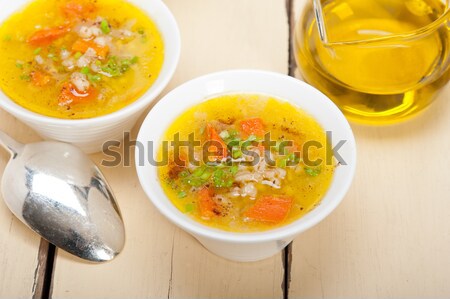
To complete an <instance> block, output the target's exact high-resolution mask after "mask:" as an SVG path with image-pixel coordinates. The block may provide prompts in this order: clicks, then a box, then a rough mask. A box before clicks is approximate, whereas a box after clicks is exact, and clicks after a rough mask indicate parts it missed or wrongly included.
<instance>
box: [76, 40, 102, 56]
mask: <svg viewBox="0 0 450 299" xmlns="http://www.w3.org/2000/svg"><path fill="white" fill-rule="evenodd" d="M89 48H91V49H93V50H94V51H95V52H96V53H97V55H98V56H100V57H102V58H106V56H107V55H108V52H109V47H108V46H105V47H101V46H99V45H97V44H96V43H95V42H94V41H93V40H85V39H79V40H77V41H76V42H75V43H74V44H73V45H72V51H73V52H81V53H83V54H84V53H86V51H87V50H88V49H89Z"/></svg>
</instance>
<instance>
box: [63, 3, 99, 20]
mask: <svg viewBox="0 0 450 299" xmlns="http://www.w3.org/2000/svg"><path fill="white" fill-rule="evenodd" d="M95 10H96V7H95V5H94V4H93V3H89V2H86V1H70V2H67V3H66V4H65V5H63V6H61V11H62V13H63V15H64V16H65V17H66V18H72V19H73V18H86V17H88V16H89V15H90V14H92V13H94V12H95Z"/></svg>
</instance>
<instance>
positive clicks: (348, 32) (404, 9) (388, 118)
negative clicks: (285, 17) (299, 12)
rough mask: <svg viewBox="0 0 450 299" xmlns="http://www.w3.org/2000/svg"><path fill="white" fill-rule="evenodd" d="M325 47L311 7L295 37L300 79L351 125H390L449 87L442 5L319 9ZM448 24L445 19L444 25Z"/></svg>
mask: <svg viewBox="0 0 450 299" xmlns="http://www.w3.org/2000/svg"><path fill="white" fill-rule="evenodd" d="M322 5H323V14H324V19H325V27H326V30H327V36H328V42H327V44H324V43H323V42H322V41H321V39H320V36H319V33H318V30H317V24H316V20H315V17H314V12H313V9H312V7H307V8H306V10H305V12H304V15H303V18H302V19H301V22H299V24H298V25H297V30H296V55H297V62H298V64H299V66H300V69H301V71H302V74H303V76H304V78H305V79H306V80H307V81H309V82H310V83H311V84H313V85H315V86H316V87H317V88H318V89H320V90H321V91H323V92H324V93H325V94H327V95H328V96H329V97H330V98H331V99H332V100H333V101H334V102H335V103H336V104H337V105H338V106H339V107H340V108H341V109H342V110H343V112H344V113H345V114H346V116H347V117H348V118H349V119H351V120H353V121H356V122H360V123H366V124H389V123H395V122H398V121H401V120H404V119H406V118H408V117H411V116H413V115H415V114H416V113H417V112H419V111H421V110H423V109H424V108H425V107H427V106H428V105H429V104H430V103H431V102H432V101H433V99H434V98H435V96H436V95H437V93H438V91H439V90H441V89H442V87H443V86H444V85H445V84H446V83H447V82H448V80H449V70H448V65H449V61H450V57H449V47H450V45H449V28H448V25H447V24H446V22H441V19H443V15H444V14H445V13H447V12H446V10H447V6H446V4H445V3H443V2H442V1H440V0H364V1H361V0H331V1H325V2H323V4H322ZM447 22H448V18H447Z"/></svg>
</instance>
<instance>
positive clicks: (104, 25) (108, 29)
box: [100, 20, 111, 34]
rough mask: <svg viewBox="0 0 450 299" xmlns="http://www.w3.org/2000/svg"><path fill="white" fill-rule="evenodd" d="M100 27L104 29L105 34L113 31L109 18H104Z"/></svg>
mask: <svg viewBox="0 0 450 299" xmlns="http://www.w3.org/2000/svg"><path fill="white" fill-rule="evenodd" d="M100 29H101V30H102V32H103V34H108V33H110V32H111V28H109V23H108V21H107V20H103V21H102V22H101V23H100Z"/></svg>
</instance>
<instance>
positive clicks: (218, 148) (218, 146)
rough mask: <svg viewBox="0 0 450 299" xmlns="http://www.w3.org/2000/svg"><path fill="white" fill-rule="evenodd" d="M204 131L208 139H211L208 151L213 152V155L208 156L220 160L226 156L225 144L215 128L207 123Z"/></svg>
mask: <svg viewBox="0 0 450 299" xmlns="http://www.w3.org/2000/svg"><path fill="white" fill-rule="evenodd" d="M206 133H207V137H208V140H209V141H211V142H212V143H213V144H211V145H210V146H209V148H208V151H209V152H210V153H213V154H214V155H215V156H213V157H210V158H213V160H221V159H223V158H225V157H227V156H228V150H227V145H226V144H225V142H223V140H222V138H221V137H220V136H219V134H218V133H217V131H216V129H214V127H213V126H211V125H210V124H208V125H207V126H206Z"/></svg>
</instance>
